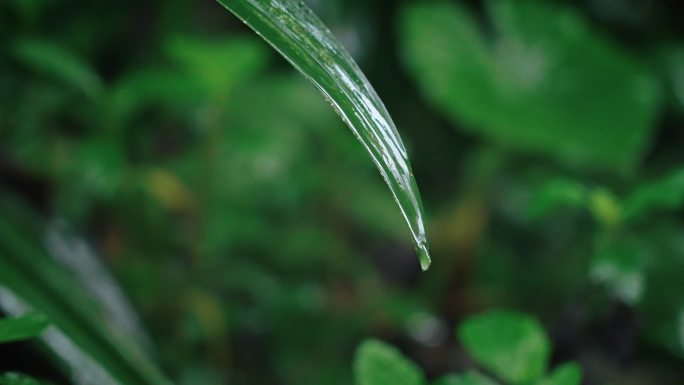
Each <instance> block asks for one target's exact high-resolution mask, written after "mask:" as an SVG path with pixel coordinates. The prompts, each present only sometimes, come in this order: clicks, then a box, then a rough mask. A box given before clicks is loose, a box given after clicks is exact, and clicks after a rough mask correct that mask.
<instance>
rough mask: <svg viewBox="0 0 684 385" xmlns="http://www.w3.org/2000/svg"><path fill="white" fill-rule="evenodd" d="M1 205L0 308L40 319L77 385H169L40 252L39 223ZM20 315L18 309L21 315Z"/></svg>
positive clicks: (13, 205)
mask: <svg viewBox="0 0 684 385" xmlns="http://www.w3.org/2000/svg"><path fill="white" fill-rule="evenodd" d="M2 198H3V199H1V200H0V203H1V205H0V213H2V214H1V215H0V288H1V289H3V290H0V305H2V306H3V307H4V308H5V309H6V310H10V311H11V312H16V311H17V308H21V307H26V306H30V307H31V308H33V309H36V310H39V311H40V312H42V313H44V314H45V315H46V316H47V317H48V318H49V319H50V321H51V322H52V323H53V324H54V325H55V327H56V329H57V332H56V333H45V336H44V341H45V342H46V344H47V345H48V346H49V347H50V348H51V349H52V350H54V351H55V352H56V353H57V354H58V356H60V358H61V359H63V360H64V361H65V363H67V364H68V366H70V367H71V369H72V371H73V373H72V375H73V376H74V382H76V383H79V384H84V383H88V384H95V383H97V384H116V383H120V384H127V385H128V384H131V385H165V384H169V381H168V380H166V379H165V378H164V376H163V375H162V374H161V372H160V371H159V369H157V368H156V366H155V365H154V364H153V362H152V361H151V360H150V359H149V358H148V357H147V355H146V354H145V353H144V351H143V349H141V348H140V347H139V346H138V342H137V341H134V340H131V339H130V338H128V336H127V335H124V334H123V333H117V331H116V330H114V328H113V327H112V325H111V324H109V323H108V320H110V319H111V317H108V315H107V313H106V311H105V310H104V309H103V308H102V307H101V305H100V302H99V301H96V300H95V299H94V298H93V297H92V296H91V294H90V293H89V292H88V291H87V290H86V289H84V287H83V286H82V285H81V284H80V282H79V280H78V278H77V276H74V275H73V274H72V272H71V271H69V270H68V269H66V268H65V267H64V266H63V265H60V264H59V263H57V262H56V261H55V260H54V259H53V258H52V257H51V256H50V255H49V254H48V253H47V252H46V250H45V248H43V247H42V246H41V243H42V242H41V227H42V226H39V225H37V223H38V222H37V221H39V218H36V217H34V216H33V215H32V214H31V212H30V211H28V210H26V209H24V208H23V207H22V206H21V204H19V202H17V201H15V200H13V199H11V197H9V196H3V197H2ZM19 310H22V309H19Z"/></svg>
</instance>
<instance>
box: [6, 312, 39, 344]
mask: <svg viewBox="0 0 684 385" xmlns="http://www.w3.org/2000/svg"><path fill="white" fill-rule="evenodd" d="M49 324H50V322H49V321H48V319H47V317H45V316H44V315H43V314H40V313H33V314H26V315H24V316H21V317H16V318H6V319H0V343H7V342H14V341H19V340H24V339H27V338H32V337H35V336H38V335H40V333H42V332H43V331H44V330H45V328H47V327H48V325H49Z"/></svg>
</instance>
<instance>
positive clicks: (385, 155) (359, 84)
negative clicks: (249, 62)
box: [218, 0, 430, 270]
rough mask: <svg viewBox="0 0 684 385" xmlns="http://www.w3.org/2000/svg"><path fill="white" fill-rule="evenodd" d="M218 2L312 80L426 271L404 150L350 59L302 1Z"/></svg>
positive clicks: (417, 197)
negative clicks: (369, 166) (380, 186)
mask: <svg viewBox="0 0 684 385" xmlns="http://www.w3.org/2000/svg"><path fill="white" fill-rule="evenodd" d="M218 1H219V2H220V3H221V4H222V5H223V6H225V7H226V8H227V9H229V10H230V11H231V12H233V13H234V14H235V15H236V16H238V17H239V18H240V19H242V21H244V22H245V23H246V24H247V25H248V26H249V27H251V28H252V29H253V30H254V31H256V32H257V33H258V34H259V35H260V36H261V37H262V38H264V39H265V40H266V41H267V42H268V43H269V44H271V46H273V48H275V49H276V50H277V51H278V52H279V53H280V54H281V55H283V57H285V59H287V60H288V61H289V62H290V63H291V64H292V65H293V66H294V67H295V68H296V69H297V70H299V71H300V72H301V73H302V74H303V75H304V76H305V77H307V78H308V79H309V80H311V81H312V82H313V83H314V84H315V85H316V86H317V87H318V88H319V90H320V91H321V92H322V93H323V94H324V95H325V97H326V98H327V99H328V101H329V102H330V103H331V104H332V106H333V107H334V109H335V111H336V112H337V113H338V114H339V115H340V117H341V118H342V120H344V122H345V123H346V124H347V125H348V126H349V128H351V130H352V131H353V132H354V135H356V137H357V138H358V139H359V140H360V141H361V143H362V144H363V146H364V147H365V149H366V150H367V151H368V153H369V154H370V156H371V158H372V159H373V161H374V162H375V164H376V165H377V167H378V169H379V170H380V173H381V174H382V176H383V178H384V179H385V182H387V185H388V186H389V188H390V190H391V192H392V195H393V196H394V198H395V200H396V201H397V203H398V204H399V208H400V209H401V212H402V214H403V216H404V218H405V220H406V222H407V223H408V226H409V229H410V231H411V234H412V236H413V241H414V245H415V247H416V250H417V252H418V256H419V258H420V264H421V267H422V268H423V269H424V270H425V269H427V268H428V267H429V265H430V257H429V254H428V250H427V239H426V234H425V224H424V222H423V210H422V203H421V200H420V194H419V192H418V188H417V186H416V183H415V180H414V178H413V172H412V171H411V166H410V164H409V161H408V155H407V152H406V149H405V148H404V145H403V143H402V142H401V139H400V137H399V134H398V133H397V130H396V128H395V126H394V123H393V122H392V119H391V118H390V116H389V114H388V112H387V110H386V109H385V106H384V105H383V104H382V102H381V101H380V98H379V97H378V95H377V94H376V92H375V90H373V88H372V86H371V85H370V83H369V82H368V80H367V79H366V77H365V76H364V75H363V73H362V72H361V70H360V69H359V67H358V66H357V65H356V63H355V62H354V60H353V59H352V58H351V56H350V55H349V54H348V53H347V51H346V50H345V49H344V48H343V47H342V46H341V45H340V44H339V43H338V42H337V41H336V40H335V38H334V37H333V35H332V33H331V32H330V30H329V29H328V28H327V27H326V26H325V25H323V23H322V22H321V21H320V20H319V19H318V17H316V15H314V13H313V12H312V11H311V9H309V7H308V6H307V5H306V4H305V3H304V2H303V1H300V0H218ZM286 102H287V101H283V103H286Z"/></svg>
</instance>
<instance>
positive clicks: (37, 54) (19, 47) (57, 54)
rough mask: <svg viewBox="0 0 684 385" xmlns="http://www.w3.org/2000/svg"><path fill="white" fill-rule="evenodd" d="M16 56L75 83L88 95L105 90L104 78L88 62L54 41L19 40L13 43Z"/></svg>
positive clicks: (67, 83) (36, 67) (45, 72)
mask: <svg viewBox="0 0 684 385" xmlns="http://www.w3.org/2000/svg"><path fill="white" fill-rule="evenodd" d="M11 52H12V54H13V55H14V57H15V58H16V59H17V60H19V61H20V62H22V63H23V64H24V65H26V66H27V67H29V68H31V69H33V70H34V71H37V72H39V73H42V74H45V75H48V76H51V77H53V78H55V79H57V80H59V81H61V82H63V83H64V84H65V85H69V86H72V87H74V88H76V89H78V90H80V91H81V92H83V93H84V94H86V95H87V96H90V97H95V96H97V95H98V94H99V93H100V92H101V91H102V88H103V86H102V80H101V79H100V78H99V76H98V75H97V73H95V72H94V71H93V70H92V69H91V68H90V67H89V66H88V64H87V63H85V62H83V61H81V60H80V59H79V58H78V57H77V56H76V55H74V54H73V53H71V52H69V51H68V50H67V49H65V48H64V47H61V46H59V45H57V44H55V43H53V42H50V41H44V40H19V41H15V42H14V43H13V44H12V45H11Z"/></svg>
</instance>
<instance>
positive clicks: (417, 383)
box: [354, 340, 425, 385]
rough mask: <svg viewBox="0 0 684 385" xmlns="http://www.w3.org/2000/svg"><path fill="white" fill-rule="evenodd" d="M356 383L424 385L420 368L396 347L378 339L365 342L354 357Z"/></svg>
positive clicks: (367, 384)
mask: <svg viewBox="0 0 684 385" xmlns="http://www.w3.org/2000/svg"><path fill="white" fill-rule="evenodd" d="M354 378H355V383H356V385H387V384H392V385H422V384H424V383H425V379H424V377H423V373H422V372H421V371H420V369H419V368H418V367H417V366H416V365H415V364H414V363H413V362H411V361H409V360H408V359H407V358H406V357H404V356H403V355H402V354H401V353H400V352H399V351H398V350H397V349H396V348H394V347H393V346H390V345H388V344H386V343H384V342H381V341H378V340H367V341H365V342H363V343H362V344H361V345H360V346H359V348H358V349H357V351H356V357H355V358H354Z"/></svg>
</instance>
